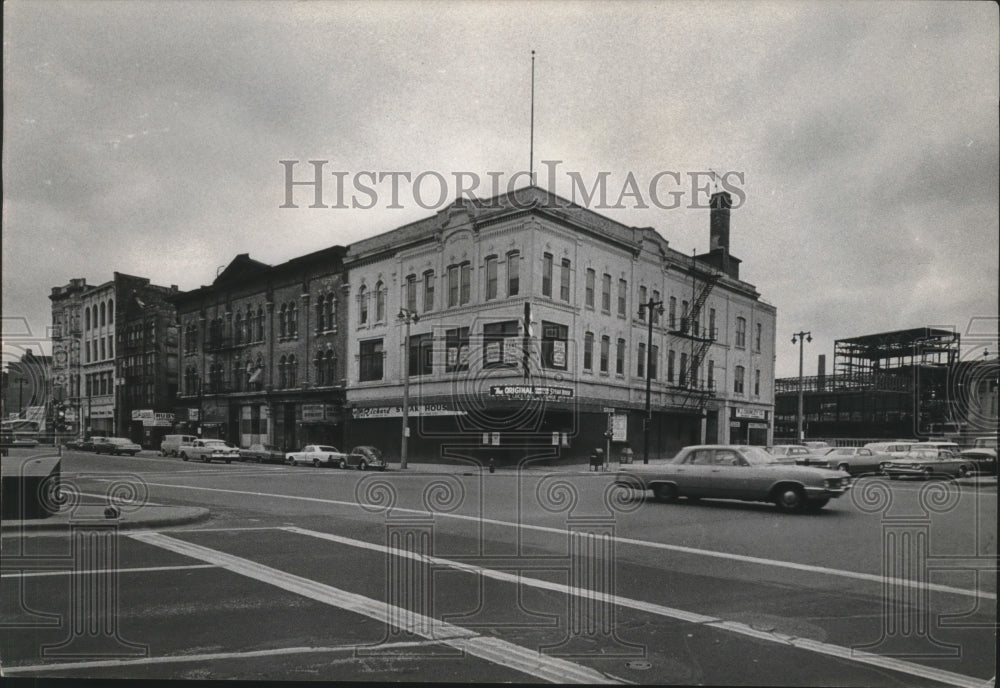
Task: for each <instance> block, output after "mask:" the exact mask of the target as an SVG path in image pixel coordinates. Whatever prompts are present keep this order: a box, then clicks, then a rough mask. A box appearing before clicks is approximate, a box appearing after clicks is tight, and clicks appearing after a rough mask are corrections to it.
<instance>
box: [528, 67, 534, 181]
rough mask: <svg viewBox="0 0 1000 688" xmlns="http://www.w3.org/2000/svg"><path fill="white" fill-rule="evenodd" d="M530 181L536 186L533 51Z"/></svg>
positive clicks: (532, 70) (529, 153)
mask: <svg viewBox="0 0 1000 688" xmlns="http://www.w3.org/2000/svg"><path fill="white" fill-rule="evenodd" d="M528 181H529V183H530V184H531V185H532V186H534V184H535V51H534V50H532V51H531V142H530V146H529V151H528Z"/></svg>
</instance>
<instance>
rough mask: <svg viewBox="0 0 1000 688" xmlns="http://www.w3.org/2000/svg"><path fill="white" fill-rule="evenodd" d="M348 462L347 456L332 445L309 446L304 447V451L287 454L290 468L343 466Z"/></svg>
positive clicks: (286, 458) (286, 460)
mask: <svg viewBox="0 0 1000 688" xmlns="http://www.w3.org/2000/svg"><path fill="white" fill-rule="evenodd" d="M346 461H347V454H345V453H343V452H342V451H340V450H339V449H337V448H336V447H334V446H333V445H330V444H307V445H306V446H304V447H302V451H297V452H288V453H287V454H285V463H287V464H288V465H289V466H294V465H296V464H300V463H304V464H312V465H313V466H316V467H317V468H319V467H320V466H338V467H339V466H341V465H342V464H343V463H345V462H346Z"/></svg>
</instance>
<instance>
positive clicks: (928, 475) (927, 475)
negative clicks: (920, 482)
mask: <svg viewBox="0 0 1000 688" xmlns="http://www.w3.org/2000/svg"><path fill="white" fill-rule="evenodd" d="M923 472H924V480H930V479H931V478H932V477H933V476H934V471H933V470H931V468H930V466H928V467H927V468H925V469H924V471H923Z"/></svg>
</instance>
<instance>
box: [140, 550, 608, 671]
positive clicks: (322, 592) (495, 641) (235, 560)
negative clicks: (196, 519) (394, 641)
mask: <svg viewBox="0 0 1000 688" xmlns="http://www.w3.org/2000/svg"><path fill="white" fill-rule="evenodd" d="M128 537H130V538H132V539H134V540H137V541H139V542H144V543H146V544H148V545H152V546H155V547H160V548H162V549H165V550H168V551H171V552H175V553H177V554H183V555H185V556H188V557H191V558H193V559H198V560H200V561H204V562H207V563H210V564H214V565H216V566H219V567H222V568H225V569H227V570H229V571H232V572H233V573H238V574H240V575H243V576H246V577H248V578H253V579H255V580H259V581H262V582H264V583H267V584H269V585H273V586H275V587H278V588H281V589H283V590H287V591H289V592H294V593H297V594H299V595H302V596H304V597H308V598H310V599H313V600H316V601H318V602H322V603H324V604H328V605H331V606H334V607H339V608H341V609H346V610H348V611H351V612H354V613H356V614H362V615H364V616H367V617H369V618H371V619H375V620H377V621H379V622H381V623H384V624H386V625H389V626H394V627H396V628H399V629H400V630H402V631H404V632H407V633H412V634H414V635H419V636H422V637H424V638H428V639H431V640H435V641H437V642H440V643H442V644H444V645H448V646H450V647H454V648H456V649H459V650H463V651H465V652H467V653H469V654H471V655H474V656H476V657H479V658H481V659H485V660H487V661H489V662H493V663H495V664H499V665H501V666H505V667H508V668H511V669H515V670H517V671H521V672H523V673H526V674H529V675H531V676H534V677H535V678H537V679H540V680H543V681H548V682H551V683H624V682H625V681H623V680H622V679H619V678H616V677H612V676H608V675H606V674H604V673H602V672H599V671H596V670H594V669H591V668H589V667H585V666H582V665H580V664H575V663H573V662H569V661H567V660H564V659H559V658H557V657H550V656H548V655H543V654H541V653H540V652H538V651H537V650H529V649H528V648H525V647H521V646H520V645H515V644H514V643H510V642H507V641H505V640H501V639H499V638H492V637H486V636H481V635H479V634H477V633H475V632H474V631H471V630H469V629H466V628H462V627H461V626H456V625H454V624H450V623H447V622H445V621H441V620H439V619H435V618H432V617H429V616H425V615H422V614H417V613H415V612H412V611H410V610H408V609H403V608H400V607H396V606H394V605H390V604H387V603H386V602H382V601H379V600H375V599H372V598H370V597H364V596H363V595H358V594H356V593H352V592H348V591H346V590H341V589H340V588H335V587H333V586H331V585H326V584H324V583H319V582H317V581H314V580H310V579H308V578H303V577H301V576H296V575H294V574H291V573H287V572H285V571H280V570H278V569H274V568H271V567H270V566H265V565H263V564H259V563H257V562H254V561H251V560H249V559H244V558H242V557H237V556H234V555H231V554H226V553H225V552H220V551H218V550H214V549H210V548H208V547H202V546H201V545H195V544H193V543H189V542H184V541H183V540H178V539H177V538H173V537H170V536H167V535H163V534H161V533H151V532H145V533H132V534H128Z"/></svg>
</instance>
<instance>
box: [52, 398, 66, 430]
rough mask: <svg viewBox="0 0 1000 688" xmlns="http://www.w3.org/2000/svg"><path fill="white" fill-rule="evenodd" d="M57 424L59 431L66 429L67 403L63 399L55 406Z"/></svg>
mask: <svg viewBox="0 0 1000 688" xmlns="http://www.w3.org/2000/svg"><path fill="white" fill-rule="evenodd" d="M55 426H56V430H57V431H58V432H65V431H66V405H65V404H64V403H63V402H61V401H60V402H57V403H56V406H55Z"/></svg>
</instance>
